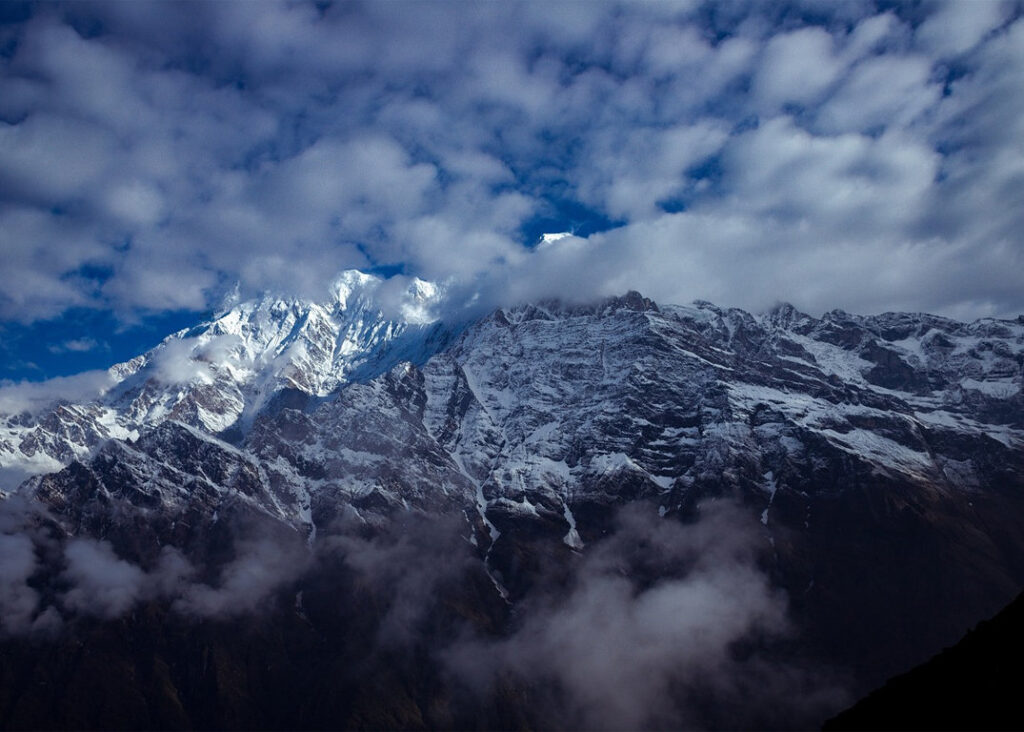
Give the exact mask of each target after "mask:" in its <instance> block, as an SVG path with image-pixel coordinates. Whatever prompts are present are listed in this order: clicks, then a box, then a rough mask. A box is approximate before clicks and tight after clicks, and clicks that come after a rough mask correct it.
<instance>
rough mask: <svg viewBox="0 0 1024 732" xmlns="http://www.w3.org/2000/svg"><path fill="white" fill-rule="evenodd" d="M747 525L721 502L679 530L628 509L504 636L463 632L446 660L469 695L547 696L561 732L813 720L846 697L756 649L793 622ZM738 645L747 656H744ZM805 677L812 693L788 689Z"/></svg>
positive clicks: (647, 511)
mask: <svg viewBox="0 0 1024 732" xmlns="http://www.w3.org/2000/svg"><path fill="white" fill-rule="evenodd" d="M753 525H754V522H753V521H752V520H751V519H750V517H749V516H746V515H745V514H744V513H742V512H741V511H740V510H738V509H737V508H736V507H734V506H732V505H730V504H724V503H723V504H721V505H708V506H707V507H706V510H705V513H704V515H703V516H702V518H701V519H700V520H699V521H698V522H696V523H693V524H687V525H684V524H680V523H678V522H676V521H674V520H663V519H660V518H658V516H657V514H656V513H655V512H654V510H653V508H652V507H650V506H643V505H636V506H629V507H626V508H624V509H623V510H622V511H621V512H620V514H619V518H618V527H617V529H616V531H615V532H614V533H613V534H612V535H611V536H610V537H608V538H606V539H605V540H603V541H600V542H598V543H596V544H594V545H592V546H591V547H589V548H588V550H587V552H586V554H585V557H584V559H583V561H582V563H581V564H580V566H579V567H578V568H577V569H576V570H575V572H574V573H573V574H572V575H571V577H570V581H569V583H568V585H567V586H565V587H562V586H557V587H548V588H545V589H544V591H542V592H541V593H539V594H536V595H534V596H533V597H531V598H528V600H527V609H525V610H524V611H523V612H522V615H521V624H520V625H519V627H518V628H517V629H516V630H515V631H514V632H513V633H512V634H511V635H509V636H508V637H504V638H499V639H469V640H465V641H463V642H460V643H457V644H456V645H454V646H452V647H450V648H448V649H446V650H445V651H444V658H445V660H446V662H447V664H448V665H449V667H450V668H451V669H452V672H453V673H454V674H455V675H456V677H457V678H459V679H460V680H462V681H463V682H464V683H466V684H467V685H468V686H470V687H471V688H473V689H474V690H475V691H476V693H478V694H486V693H492V692H493V691H494V686H495V685H496V684H498V683H507V682H508V678H509V674H511V675H512V678H515V679H518V680H519V683H525V684H528V685H529V686H530V688H532V689H543V690H546V691H544V692H541V693H540V694H539V696H540V700H541V701H542V703H546V704H550V705H552V707H553V708H552V709H550V710H548V711H549V712H550V713H551V714H553V717H552V718H553V719H555V720H557V721H556V722H555V724H556V726H568V727H573V728H583V729H647V728H666V727H676V728H677V727H680V726H682V727H686V728H701V727H705V726H708V725H710V726H715V727H721V726H725V727H734V728H736V727H744V726H749V725H755V726H762V725H764V724H765V723H766V722H768V721H774V722H775V723H778V722H779V720H781V719H787V720H789V722H788V723H790V724H792V723H793V720H795V719H804V718H806V719H813V717H814V714H815V712H819V713H820V711H821V709H827V708H829V706H830V705H834V704H835V703H836V701H837V699H839V698H840V697H841V693H842V692H841V690H840V689H839V688H838V687H833V686H830V685H829V684H828V683H826V682H822V683H821V684H820V685H817V684H815V683H811V684H810V685H807V681H808V680H809V676H808V675H807V674H806V672H801V671H799V670H798V669H797V667H796V666H795V665H789V664H786V663H782V662H778V661H773V660H771V658H770V656H769V655H768V654H766V653H765V651H764V648H763V647H762V646H760V645H759V643H760V642H761V641H763V640H764V639H778V638H779V637H782V636H785V635H787V634H788V633H790V632H791V628H790V627H789V623H788V620H787V613H786V598H785V596H784V595H783V594H782V593H780V592H779V591H777V590H775V589H773V588H772V587H771V585H770V582H769V580H768V577H767V576H766V575H765V574H764V572H763V571H761V570H760V569H759V567H758V566H757V554H758V551H757V549H758V545H759V543H760V542H762V541H763V538H762V537H760V536H758V534H757V532H756V531H755V530H754V529H753ZM742 642H748V643H752V644H753V645H752V646H751V647H752V648H753V649H755V650H754V651H753V653H750V652H749V651H748V652H747V653H746V654H741V653H739V652H738V649H737V646H738V645H739V644H740V643H742ZM801 683H802V684H804V685H805V686H806V688H805V689H804V691H805V692H810V693H809V694H807V693H805V694H796V689H797V687H798V685H799V684H801ZM787 687H788V688H787ZM771 705H778V710H777V712H774V713H773V712H771V711H769V707H770V706H771ZM775 713H777V714H778V715H779V716H778V717H773V714H775Z"/></svg>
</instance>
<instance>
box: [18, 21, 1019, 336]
mask: <svg viewBox="0 0 1024 732" xmlns="http://www.w3.org/2000/svg"><path fill="white" fill-rule="evenodd" d="M400 10H401V12H399V11H398V10H397V9H396V6H394V5H393V4H390V5H389V6H388V7H387V9H386V10H385V9H384V8H379V7H376V6H374V5H369V6H346V7H340V6H339V7H330V8H318V7H317V6H314V5H310V4H288V3H271V2H260V3H252V4H249V5H247V6H246V7H245V9H244V11H243V10H241V9H239V8H237V7H234V6H232V5H230V4H223V3H202V4H196V5H193V6H189V9H188V11H187V12H186V11H185V10H183V8H182V7H181V6H174V5H161V4H146V3H141V4H132V5H131V7H127V6H126V5H125V4H123V3H109V4H106V3H100V4H89V5H86V4H81V5H73V6H69V7H67V8H64V9H62V10H61V11H59V12H58V11H57V10H56V9H54V8H52V7H50V6H36V7H35V8H34V10H33V17H31V18H30V19H28V20H27V21H25V22H22V23H17V24H12V26H11V29H10V33H11V37H12V38H13V39H14V40H13V41H12V46H11V48H12V49H13V51H12V54H11V55H9V56H5V57H3V58H2V59H0V66H2V72H0V73H3V74H4V77H5V87H6V88H7V89H9V90H10V93H9V94H6V95H5V97H4V99H3V100H0V118H2V120H3V121H2V122H0V162H2V163H3V164H2V165H0V171H2V172H0V236H2V238H3V242H4V253H5V267H4V269H3V271H2V272H0V319H5V320H19V321H23V322H31V321H34V320H40V319H45V318H48V317H52V316H54V315H58V314H60V313H61V312H62V311H63V310H65V309H67V308H70V307H82V306H87V307H95V308H104V309H112V310H114V311H116V312H118V313H121V314H122V316H123V317H126V318H130V317H131V314H132V313H133V312H135V311H137V310H139V309H148V310H150V311H154V310H155V311H159V310H165V309H193V310H202V309H204V308H206V307H208V306H209V305H210V304H211V303H216V302H217V301H219V299H220V298H221V296H222V295H223V292H222V290H223V289H224V288H226V287H228V286H230V285H231V284H232V283H234V282H235V281H239V282H240V283H241V287H242V291H243V294H245V295H251V294H254V293H258V292H262V291H263V290H266V289H271V290H280V291H283V292H288V293H291V294H300V295H304V296H310V297H316V296H321V295H323V293H325V292H326V288H327V285H328V283H329V281H330V279H331V278H332V277H333V275H334V274H335V273H337V272H338V271H339V270H341V269H343V268H346V267H372V266H374V265H389V266H395V267H399V268H401V269H402V271H403V272H404V274H406V275H410V276H413V275H416V276H421V277H425V278H429V279H438V280H445V279H448V278H455V279H457V280H459V282H460V283H462V284H463V285H464V286H465V287H467V288H468V287H471V286H472V284H473V283H478V282H486V283H488V286H491V287H494V286H497V284H498V283H507V287H506V288H505V289H503V290H500V291H497V292H489V293H481V294H482V296H483V297H484V299H495V300H502V299H508V298H511V297H513V296H514V295H515V294H516V293H519V292H523V291H528V290H530V291H536V290H537V289H538V288H536V287H535V286H533V285H532V284H531V283H529V282H523V281H520V280H519V278H520V277H521V276H525V277H528V276H531V275H532V273H533V272H534V271H536V270H537V269H539V268H541V267H540V263H539V262H538V263H533V262H532V260H533V259H534V255H533V253H532V252H531V250H530V246H532V244H533V241H532V240H530V241H527V238H530V239H532V236H533V229H532V227H534V226H535V225H536V223H535V222H536V221H537V220H538V219H541V218H551V219H558V218H565V217H566V214H565V211H566V210H567V209H572V208H574V207H575V208H576V209H582V210H585V211H588V212H590V213H588V214H587V215H588V216H591V217H592V219H593V220H594V221H601V222H615V223H616V224H617V225H621V226H622V228H624V229H625V230H626V231H624V232H622V233H620V234H616V235H608V236H612V237H613V238H615V240H616V241H617V244H616V245H615V247H611V246H610V245H606V244H604V243H603V241H604V240H599V241H595V242H593V244H594V246H592V247H591V250H592V251H604V250H608V253H609V255H610V256H611V257H612V259H613V260H614V261H617V262H620V263H624V264H625V265H626V271H621V270H618V269H616V268H614V267H611V266H606V265H598V264H595V263H590V265H589V266H588V267H587V268H586V271H587V273H588V276H587V278H586V279H587V280H588V281H589V283H590V284H589V287H590V292H591V294H592V295H594V294H603V293H605V292H607V291H609V290H611V289H612V288H613V286H619V285H620V284H621V283H622V282H623V281H625V280H630V281H631V282H635V284H636V286H637V287H638V289H641V290H643V291H645V292H646V293H647V294H652V295H653V294H655V293H657V294H659V295H661V294H667V295H671V296H672V297H673V298H675V297H678V296H682V297H684V298H685V299H689V298H688V297H686V295H687V294H688V293H689V292H690V290H689V289H687V288H684V287H682V286H680V287H677V288H675V292H668V288H666V287H665V286H664V285H663V284H662V281H663V280H667V279H669V278H671V277H673V276H674V277H675V278H676V279H677V280H679V281H680V282H681V283H682V282H689V281H691V280H693V281H696V282H697V284H698V288H697V290H699V291H693V296H707V295H709V294H713V295H714V296H715V298H716V299H717V300H718V301H719V302H721V303H722V304H724V305H743V304H750V303H751V302H753V301H754V300H756V301H758V302H760V301H762V300H768V301H774V300H779V299H785V300H792V301H795V302H803V303H805V304H807V305H808V306H813V307H819V306H820V307H822V308H824V309H828V308H830V307H835V306H842V307H848V306H849V305H850V304H851V303H855V304H856V305H857V307H858V308H860V309H865V310H878V309H881V308H885V307H890V306H891V305H892V304H894V303H896V302H897V301H899V302H901V303H903V304H905V305H906V306H907V307H909V308H911V309H930V310H939V311H940V312H954V311H955V312H957V313H967V314H970V313H974V314H978V315H980V314H992V313H998V314H1004V315H1008V314H1012V313H1014V312H1016V311H1019V310H1020V309H1022V307H1024V303H1022V301H1021V299H1020V296H1019V294H1017V295H1014V294H1013V290H1016V291H1017V292H1018V293H1019V292H1021V291H1024V287H1022V286H1021V285H1022V284H1024V283H1022V282H1021V280H1020V278H1019V277H1017V278H1012V277H1010V278H1009V280H1010V281H1007V282H1005V283H1004V284H1000V285H999V286H998V287H996V288H994V289H993V290H991V291H986V290H985V286H984V284H983V280H982V278H983V277H984V276H986V274H991V272H988V270H986V271H985V272H982V271H977V272H972V276H971V280H970V283H969V284H968V286H966V287H959V288H956V289H955V290H948V289H946V285H947V280H948V277H944V276H943V275H942V272H938V271H937V270H936V269H935V268H934V267H931V266H927V264H926V265H925V266H916V267H915V266H913V265H911V264H909V263H908V262H909V260H904V258H903V257H902V255H901V254H899V252H903V251H909V250H913V251H916V252H919V253H921V255H922V257H923V258H924V259H926V260H927V259H929V258H934V259H936V260H939V261H943V262H945V263H946V264H947V265H949V266H952V267H968V268H973V269H977V267H975V265H974V262H976V261H980V262H991V265H992V267H994V268H996V270H997V271H998V272H1003V271H1005V269H1006V268H1007V267H1008V266H1009V265H1012V264H1014V263H1015V262H1016V261H1017V260H1018V259H1019V257H1020V252H1021V249H1022V244H1021V240H1020V236H1019V233H1015V232H1019V230H1020V229H1019V227H1018V228H1014V227H1015V226H1016V224H1017V223H1018V221H1017V218H1018V216H1017V214H1018V213H1019V211H1020V206H1019V205H1016V204H1015V202H1014V201H1013V199H1012V191H1013V189H1014V181H1015V180H1016V178H1015V175H1017V173H1016V167H1015V166H1016V164H1017V161H1016V159H1017V157H1018V156H1017V155H1016V153H1015V150H1016V147H1015V142H1014V140H1015V139H1017V138H1014V137H1013V135H1011V134H1009V132H1010V130H1011V129H1012V128H1013V127H1014V125H1015V123H1014V122H1013V120H1014V118H1015V116H1014V115H1016V114H1017V112H1018V110H1017V109H1016V106H1015V105H1017V102H1016V101H1015V100H1016V99H1018V98H1020V97H1021V93H1020V92H1021V82H1020V79H1021V78H1022V74H1021V70H1022V68H1024V61H1022V60H1021V59H1020V57H1019V54H1015V53H1014V52H1013V49H1012V40H1011V38H1014V37H1016V35H1019V31H1018V30H1017V26H1019V20H1018V18H1017V16H1018V15H1019V10H1018V9H1017V8H1016V7H1015V6H1012V5H1008V4H1004V3H998V2H977V3H957V2H954V3H947V4H934V5H925V6H921V7H920V8H917V7H916V6H915V7H914V8H910V7H909V6H908V7H902V6H898V7H896V8H893V9H891V10H888V11H886V12H875V11H874V10H873V9H872V8H871V6H869V5H867V4H856V3H844V4H837V5H834V6H827V7H826V6H820V5H814V6H811V7H805V6H804V5H802V4H800V3H796V4H786V5H773V6H765V5H754V6H740V5H729V6H722V5H721V4H709V5H708V4H702V3H696V4H687V5H675V4H673V5H671V6H665V7H660V6H657V5H653V6H652V5H643V4H632V3H627V4H614V3H609V4H603V3H593V4H587V5H586V6H578V5H576V4H566V5H558V6H551V5H550V4H546V5H545V4H540V3H522V4H508V5H501V6H497V5H485V6H474V7H473V8H466V7H462V6H459V7H458V8H456V7H455V6H451V5H447V4H443V3H441V4H420V3H413V4H403V5H402V6H401V8H400ZM83 27H91V28H94V29H96V32H95V33H91V34H88V35H84V34H81V33H79V32H78V31H76V30H75V28H83ZM952 56H955V57H956V59H957V60H956V68H955V69H952V70H951V67H950V66H949V59H950V58H951V57H952ZM1016 118H1019V115H1017V117H1016ZM773 144H777V145H779V146H780V148H779V149H778V150H776V151H773V150H772V147H771V146H772V145H773ZM890 154H893V155H895V158H894V159H893V162H892V163H891V164H890V163H888V162H887V161H886V156H887V155H890ZM787 155H789V157H788V158H787V157H786V156H787ZM844 156H845V157H844ZM857 161H859V162H860V163H863V165H864V166H867V168H865V169H864V170H862V171H861V172H855V171H854V169H853V167H855V165H856V164H858V163H857ZM787 165H788V166H790V167H787ZM816 166H821V168H820V170H815V168H816ZM837 166H839V167H837ZM842 166H847V167H845V168H843V167H842ZM851 166H853V167H851ZM871 166H874V168H876V169H877V171H876V172H870V170H869V169H870V168H871ZM790 171H792V178H790ZM929 171H931V172H932V173H933V174H932V176H931V177H930V178H928V177H927V173H928V172H929ZM815 186H820V189H818V190H820V192H821V197H820V201H816V200H815V199H816V196H815V193H816V188H815ZM816 204H820V205H816ZM874 206H877V207H878V211H877V213H876V212H875V211H874V210H872V207H874ZM766 210H767V211H768V214H769V215H770V216H771V218H772V220H771V221H768V222H767V223H766V224H765V229H766V230H767V232H768V233H769V234H776V233H777V234H778V237H777V238H776V237H775V236H767V237H765V238H764V240H763V242H762V245H761V246H760V247H756V248H755V249H757V250H758V252H759V253H758V255H757V256H756V257H755V261H754V262H753V263H751V264H750V265H749V266H748V265H747V264H746V263H740V265H739V266H738V267H733V266H732V265H733V260H731V259H723V258H722V257H721V256H720V255H721V253H722V252H726V251H728V252H732V253H735V252H736V251H737V250H742V251H748V250H749V249H750V247H748V246H747V245H746V244H745V243H743V242H741V241H736V240H734V239H732V236H733V234H735V233H737V232H747V231H748V230H750V229H751V227H754V226H755V225H756V221H757V220H758V217H760V216H762V215H764V213H765V212H766ZM680 212H682V213H685V214H690V215H692V216H693V218H685V217H684V218H683V219H679V218H676V216H677V215H678V214H679V213H680ZM786 212H788V214H787V213H786ZM784 214H785V215H788V216H789V223H788V224H787V223H786V222H785V221H783V218H784ZM801 216H803V217H804V219H803V221H804V222H805V223H804V224H803V225H802V226H801V224H800V222H801V218H800V217H801ZM851 222H853V224H854V225H853V226H852V228H851ZM872 222H873V225H872ZM567 223H569V222H567ZM652 231H662V232H668V231H676V232H678V233H680V234H684V235H687V236H691V234H692V235H693V236H696V235H700V236H702V237H706V238H703V239H697V238H688V239H684V240H678V241H676V242H675V243H674V245H673V246H669V245H668V244H666V243H662V242H643V241H641V240H640V236H641V235H643V234H647V233H649V232H652ZM526 232H529V233H530V235H529V237H528V236H527V233H526ZM743 235H744V236H746V233H744V234H743ZM855 236H860V237H862V242H861V243H862V245H863V246H861V247H859V248H858V247H857V246H855V245H853V244H852V243H848V242H849V241H850V240H852V239H854V237H855ZM723 242H728V243H723ZM772 248H775V251H774V253H772V252H770V251H769V250H770V249H772ZM822 248H825V249H827V250H828V251H829V256H831V257H832V261H834V262H835V263H836V264H837V266H836V267H833V268H832V270H830V271H825V270H822V269H821V268H818V271H817V272H816V275H817V276H819V277H828V278H829V279H828V285H827V286H826V287H823V288H821V289H822V290H823V291H831V292H833V293H835V299H836V302H829V303H826V302H824V299H823V298H822V297H821V296H820V293H819V292H817V291H816V288H817V283H816V282H815V281H810V280H805V279H800V278H796V277H787V276H783V275H784V273H783V272H781V271H780V272H779V273H778V276H775V275H772V276H771V277H769V278H767V281H765V282H761V283H759V284H758V291H759V294H758V296H757V297H756V298H751V297H748V296H747V293H748V292H749V289H750V283H749V282H748V281H747V271H748V270H755V269H757V267H759V266H761V265H763V264H764V263H765V262H769V263H771V262H787V263H789V264H790V266H791V267H795V268H797V269H799V270H804V269H808V268H811V269H814V264H813V263H814V262H815V261H816V260H817V259H818V258H819V257H820V250H821V249H822ZM878 249H884V250H886V251H888V250H894V252H895V253H889V254H886V255H885V259H886V261H887V262H888V263H889V264H890V265H892V266H895V265H899V266H901V267H904V269H903V270H902V271H900V272H899V273H897V274H896V275H895V276H894V278H893V279H895V280H899V281H902V282H903V283H904V284H905V285H906V287H905V292H906V295H905V296H904V297H902V298H895V297H894V291H893V290H890V289H886V288H884V287H882V288H879V289H865V288H863V287H860V286H859V285H858V287H857V288H854V287H853V286H852V285H851V284H849V283H850V282H851V280H850V278H848V277H846V276H845V275H843V274H842V270H843V267H842V266H838V265H844V266H845V267H846V268H848V269H852V270H858V269H861V268H863V267H864V263H863V259H862V258H863V257H865V256H867V257H869V258H870V257H874V256H875V255H876V254H877V251H876V250H878ZM655 251H659V252H661V254H662V256H663V259H661V260H660V261H658V262H654V261H653V260H652V259H651V257H652V256H653V252H655ZM952 252H958V253H959V254H956V255H954V254H951V253H952ZM1000 252H1001V253H1000ZM840 255H842V256H848V257H849V258H848V259H845V260H842V261H840V260H839V259H837V258H838V257H839V256H840ZM546 256H550V255H546ZM540 259H544V258H543V257H542V258H540ZM635 259H637V260H639V261H640V262H641V264H640V265H638V266H635V267H633V266H630V264H629V263H630V262H632V261H634V260H635ZM694 266H697V267H699V268H703V269H706V270H708V272H703V273H702V277H701V278H697V277H694V276H693V275H692V274H691V271H692V269H691V268H692V267H694ZM96 269H102V270H103V271H104V272H109V276H104V277H103V278H99V279H98V278H96V277H91V276H89V275H88V273H89V272H90V271H95V270H96ZM775 269H781V265H779V266H777V267H775ZM734 271H735V272H736V274H735V275H734V274H733V272H734ZM708 273H709V274H710V277H704V276H703V275H704V274H708ZM1008 277H1009V276H1008V275H1005V274H1002V275H1001V278H1000V281H1001V282H1002V280H1007V278H1008ZM545 279H546V281H549V280H550V278H545ZM577 279H579V280H581V281H582V280H583V279H584V278H583V277H582V276H581V277H578V278H577ZM881 279H885V278H881ZM701 282H706V283H709V284H713V286H708V287H699V285H700V283H701ZM569 289H570V290H574V289H577V285H575V284H572V285H570V287H569ZM578 289H580V290H581V291H582V290H583V289H584V287H583V284H582V282H581V283H580V284H579V286H578ZM760 290H764V291H765V293H764V296H763V297H762V296H761V294H760ZM769 290H770V293H769V292H768V291H769ZM559 291H560V287H558V286H557V285H555V284H554V283H553V284H552V286H551V287H548V288H547V292H548V293H549V294H557V293H558V292H559ZM944 293H945V294H944Z"/></svg>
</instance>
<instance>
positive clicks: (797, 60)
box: [754, 28, 843, 110]
mask: <svg viewBox="0 0 1024 732" xmlns="http://www.w3.org/2000/svg"><path fill="white" fill-rule="evenodd" d="M834 45H835V44H834V42H833V39H832V36H831V35H830V34H829V33H828V31H825V30H822V29H821V28H801V29H800V30H795V31H791V32H789V33H785V34H782V35H778V36H775V37H774V38H772V39H771V40H770V41H768V43H767V45H766V46H765V48H764V52H763V55H762V57H761V61H760V65H759V68H758V73H757V78H756V80H755V84H754V90H755V92H756V94H757V96H758V97H759V98H760V100H761V101H762V103H763V104H765V105H766V106H767V107H768V108H769V110H770V109H772V108H778V107H781V106H782V105H783V104H786V103H788V102H792V103H797V104H810V103H812V102H814V101H816V100H817V99H818V98H819V97H820V96H821V95H822V94H824V93H825V91H826V90H827V89H828V87H829V86H830V85H831V84H832V83H833V82H834V81H835V80H836V78H838V76H839V74H840V73H842V71H843V63H842V62H841V61H840V60H839V59H838V58H837V57H836V55H835V53H834Z"/></svg>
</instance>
